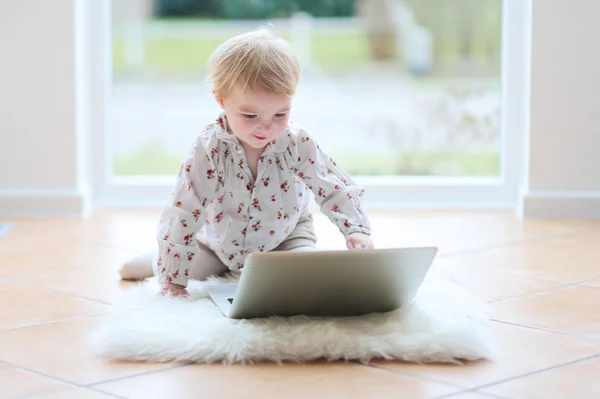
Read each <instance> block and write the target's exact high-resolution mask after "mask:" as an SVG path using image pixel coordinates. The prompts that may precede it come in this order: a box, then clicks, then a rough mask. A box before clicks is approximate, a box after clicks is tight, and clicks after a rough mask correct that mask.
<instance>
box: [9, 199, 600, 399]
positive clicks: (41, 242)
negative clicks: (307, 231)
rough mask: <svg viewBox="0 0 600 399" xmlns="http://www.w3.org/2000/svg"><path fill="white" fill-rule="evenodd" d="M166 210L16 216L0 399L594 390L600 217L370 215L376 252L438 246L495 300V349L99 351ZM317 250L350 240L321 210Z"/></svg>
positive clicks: (514, 394)
mask: <svg viewBox="0 0 600 399" xmlns="http://www.w3.org/2000/svg"><path fill="white" fill-rule="evenodd" d="M157 216H158V212H157V211H127V210H112V211H98V212H96V213H95V214H94V215H93V216H92V217H90V218H87V219H56V220H49V219H46V220H9V221H8V222H12V223H14V224H15V228H14V230H13V231H11V232H10V233H9V234H7V235H6V236H4V237H2V238H0V398H21V397H27V398H29V397H32V398H46V399H50V398H54V399H63V398H66V399H69V398H73V399H80V398H82V399H87V398H89V399H101V398H111V397H118V398H144V399H146V398H200V397H215V398H229V397H231V398H256V397H261V398H359V397H360V398H441V397H448V398H464V399H485V398H488V399H489V398H527V399H529V398H543V399H550V398H561V399H562V398H577V399H587V398H597V397H600V378H598V376H600V221H559V220H555V221H552V220H527V221H523V222H521V221H519V220H518V219H517V218H515V217H514V216H513V215H512V214H510V213H494V212H462V213H459V212H404V213H402V212H396V213H372V215H371V219H372V223H373V227H374V237H373V238H374V241H375V243H376V245H377V246H378V247H380V248H383V247H394V246H414V245H435V246H438V247H439V248H440V254H439V257H438V258H437V260H436V265H437V266H438V267H440V268H443V269H445V270H446V271H448V272H449V273H451V274H452V275H454V276H455V277H456V278H457V279H458V280H459V281H460V282H462V283H463V284H464V285H465V286H467V287H468V288H469V289H470V290H471V291H472V292H474V293H475V294H476V295H478V296H480V297H481V298H483V299H484V300H485V301H487V302H489V303H490V307H491V313H492V317H493V318H494V320H495V321H494V323H493V325H494V329H495V331H496V333H497V334H496V336H497V338H498V343H497V345H498V349H499V358H498V359H497V360H496V361H495V362H476V363H473V364H466V365H464V366H455V365H415V364H402V363H399V362H384V361H379V362H375V363H374V364H372V365H370V366H363V365H358V364H342V363H338V364H308V365H290V364H286V365H284V366H276V365H270V364H263V365H254V366H246V367H242V366H231V367H225V366H221V365H195V366H181V365H171V364H145V363H126V362H113V361H107V360H105V359H102V358H97V357H95V356H94V354H93V353H92V350H91V347H90V346H89V344H88V341H87V338H88V334H89V333H90V332H91V331H92V330H93V329H94V328H95V326H97V325H98V323H100V322H101V321H102V318H103V317H105V316H103V315H104V314H106V313H107V312H109V311H110V308H111V305H110V304H111V302H113V301H114V300H115V299H116V298H117V296H118V295H119V293H120V292H122V290H125V289H127V287H128V286H129V285H128V284H127V283H124V282H121V281H119V279H118V276H117V275H116V269H117V268H118V266H119V265H120V264H121V262H123V261H124V260H125V259H127V258H129V257H131V256H133V255H136V254H138V253H139V252H140V251H144V250H148V249H151V248H152V247H153V245H154V237H153V234H154V229H155V224H156V218H157ZM316 223H317V229H318V233H319V237H320V239H321V241H320V244H319V246H320V247H321V248H341V247H343V245H344V242H343V239H342V237H341V236H340V234H339V233H338V232H337V231H336V229H335V227H333V225H331V224H329V222H328V221H327V220H326V219H324V218H323V216H321V215H318V216H317V219H316Z"/></svg>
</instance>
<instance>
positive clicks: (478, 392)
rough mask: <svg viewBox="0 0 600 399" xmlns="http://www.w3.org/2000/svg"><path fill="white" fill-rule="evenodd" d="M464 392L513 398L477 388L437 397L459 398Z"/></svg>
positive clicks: (501, 398) (444, 398)
mask: <svg viewBox="0 0 600 399" xmlns="http://www.w3.org/2000/svg"><path fill="white" fill-rule="evenodd" d="M464 393H476V394H479V395H481V396H482V397H484V398H492V399H513V398H509V397H508V396H500V395H496V394H493V393H488V392H482V391H479V390H476V389H468V390H466V391H461V392H454V393H450V394H448V395H442V396H438V397H436V398H435V399H452V398H459V397H460V395H462V394H464Z"/></svg>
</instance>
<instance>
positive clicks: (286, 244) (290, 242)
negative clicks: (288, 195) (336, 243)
mask: <svg viewBox="0 0 600 399" xmlns="http://www.w3.org/2000/svg"><path fill="white" fill-rule="evenodd" d="M316 243H317V236H316V234H315V231H314V226H313V216H312V214H310V213H309V214H307V215H303V216H302V217H300V220H299V221H298V224H297V225H296V228H294V230H293V231H292V233H291V234H290V235H289V236H288V238H286V239H285V240H284V241H283V242H282V243H281V244H279V246H278V247H277V248H275V249H273V251H315V245H316ZM197 244H198V252H197V255H196V256H197V257H198V258H197V259H198V261H197V262H195V264H196V265H198V267H195V268H192V269H190V279H191V280H205V279H206V278H208V277H210V276H218V275H221V274H223V273H225V272H227V271H228V270H229V268H228V267H227V266H225V264H224V263H223V262H221V259H219V257H218V256H217V255H216V254H215V253H214V252H213V251H212V250H211V249H209V248H207V247H206V246H205V245H204V244H202V243H201V242H198V241H197Z"/></svg>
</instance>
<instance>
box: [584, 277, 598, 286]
mask: <svg viewBox="0 0 600 399" xmlns="http://www.w3.org/2000/svg"><path fill="white" fill-rule="evenodd" d="M584 285H587V286H590V287H600V278H597V279H595V280H592V281H588V282H586V283H585V284H584Z"/></svg>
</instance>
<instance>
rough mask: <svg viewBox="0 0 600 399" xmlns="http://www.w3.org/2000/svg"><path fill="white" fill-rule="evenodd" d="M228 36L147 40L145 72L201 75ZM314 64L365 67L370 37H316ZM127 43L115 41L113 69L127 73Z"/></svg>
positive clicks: (312, 51) (116, 71) (312, 48)
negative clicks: (214, 51)
mask: <svg viewBox="0 0 600 399" xmlns="http://www.w3.org/2000/svg"><path fill="white" fill-rule="evenodd" d="M227 38H228V36H222V37H218V36H216V37H210V38H208V37H207V38H205V39H200V38H190V39H147V40H146V62H145V65H144V68H143V69H144V72H145V73H149V74H159V75H166V76H189V75H197V74H199V73H202V72H204V71H205V70H206V66H207V62H208V58H209V56H210V54H211V53H212V52H213V50H214V49H215V48H217V46H218V45H219V44H220V43H222V42H223V41H224V40H226V39H227ZM311 57H312V61H313V62H314V63H315V64H316V65H318V66H320V67H323V68H326V69H330V68H332V67H334V68H335V67H341V66H348V65H356V64H364V63H366V62H368V61H369V48H368V44H367V40H366V37H364V35H360V34H348V35H330V34H315V36H314V37H313V38H312V43H311ZM125 68H126V64H125V44H124V41H123V39H121V38H118V37H116V38H114V39H113V70H114V72H115V74H116V75H119V74H121V73H126V70H125Z"/></svg>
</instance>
